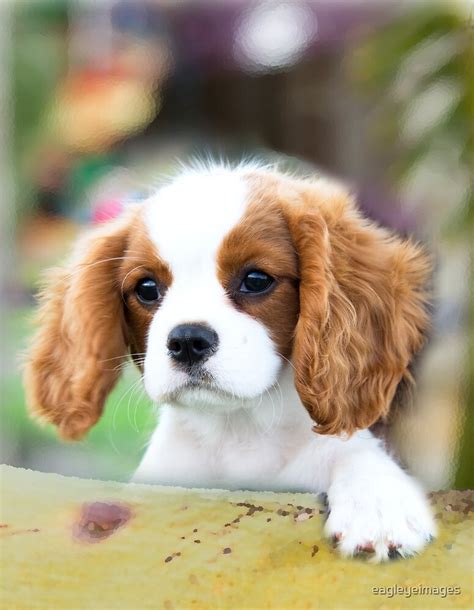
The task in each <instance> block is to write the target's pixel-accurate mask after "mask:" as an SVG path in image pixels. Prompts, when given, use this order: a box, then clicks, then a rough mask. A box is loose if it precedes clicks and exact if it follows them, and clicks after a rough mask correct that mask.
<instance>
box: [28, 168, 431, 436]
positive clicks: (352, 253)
mask: <svg viewBox="0 0 474 610" xmlns="http://www.w3.org/2000/svg"><path fill="white" fill-rule="evenodd" d="M427 273H428V265H427V261H426V258H425V256H424V255H423V254H422V252H421V251H420V250H419V249H418V248H417V247H415V246H414V245H413V244H411V243H410V242H406V241H405V242H404V241H401V240H399V239H396V238H395V237H393V236H391V235H389V234H388V233H386V232H384V231H383V230H381V229H379V228H377V227H376V226H374V225H373V224H370V223H368V222H367V221H366V220H364V219H362V218H361V217H360V216H359V214H358V213H357V211H356V209H355V207H354V204H353V202H352V200H351V198H350V196H349V195H348V194H347V193H346V192H345V191H344V190H343V189H341V188H340V187H337V186H335V185H332V184H329V183H327V182H326V181H322V180H315V181H306V180H295V179H293V178H289V177H287V176H284V175H281V174H278V173H275V172H267V171H262V170H254V169H245V168H243V169H238V170H229V169H224V168H213V169H209V170H205V171H191V172H187V173H185V174H184V175H182V176H181V177H179V178H177V179H176V180H175V181H174V182H173V183H171V184H170V185H168V186H166V187H164V188H162V189H161V190H160V191H159V192H158V193H157V194H156V195H155V196H154V197H152V198H151V199H150V200H149V201H147V202H145V203H144V204H142V205H140V206H137V207H135V208H133V209H130V210H129V211H128V212H126V213H125V214H123V215H122V217H120V218H119V219H117V220H115V221H113V222H111V223H109V224H107V225H106V226H105V227H104V228H100V229H99V230H98V231H95V232H92V233H91V234H90V235H89V236H87V237H86V238H85V239H84V240H83V241H82V242H81V243H80V244H79V245H78V247H77V249H76V253H75V256H74V257H73V259H72V261H71V262H70V264H69V265H68V266H66V267H65V268H64V269H62V270H60V271H54V272H53V273H52V275H51V279H50V281H49V283H48V284H47V285H46V287H45V288H44V290H43V293H42V306H41V308H40V313H39V323H40V328H39V332H38V334H37V336H36V338H35V340H34V342H33V345H32V348H31V350H30V352H29V358H28V362H27V366H26V388H27V392H28V396H29V401H30V404H31V405H32V407H33V410H34V411H35V412H36V413H37V414H39V415H40V416H43V417H46V418H47V419H49V420H50V421H53V422H54V423H56V424H57V425H58V426H59V428H60V432H61V434H62V435H63V436H64V437H66V438H79V437H81V436H82V435H83V434H84V433H85V432H86V431H87V429H88V428H89V427H90V426H91V425H93V424H94V423H95V422H96V421H97V419H98V418H99V416H100V413H101V411H102V408H103V404H104V402H105V399H106V396H107V394H108V392H109V391H110V389H111V387H112V386H113V384H114V383H115V381H116V379H117V376H118V372H117V371H118V366H117V365H118V364H120V361H121V359H122V358H125V357H126V355H127V353H131V355H132V358H134V360H135V362H136V363H137V365H138V366H139V367H140V368H141V369H142V371H143V376H144V383H145V388H146V390H147V392H148V394H149V395H150V397H151V398H152V399H153V400H155V401H157V402H164V401H166V402H171V403H172V404H175V405H176V406H177V407H179V406H181V407H185V408H193V407H199V408H201V409H202V408H208V409H212V410H221V411H226V410H233V409H238V408H242V407H247V408H251V407H253V408H258V404H259V398H260V397H261V395H262V394H264V393H265V392H266V391H267V390H268V389H269V388H271V387H272V386H273V385H274V384H275V383H276V382H277V381H278V376H279V373H280V370H281V368H282V367H283V366H284V364H285V363H286V362H288V361H290V363H291V365H292V367H293V368H294V371H295V385H296V389H297V390H298V393H299V396H300V398H301V401H302V403H303V405H304V406H305V407H306V408H307V410H308V411H309V413H310V415H311V416H312V418H313V420H314V421H315V424H316V427H317V430H318V432H321V433H331V434H334V433H339V432H349V433H351V432H353V431H354V430H355V429H358V428H365V427H367V426H368V425H370V424H371V423H373V422H374V421H376V420H377V419H378V418H379V417H380V416H382V415H384V414H386V413H387V411H388V409H389V405H390V402H391V400H392V397H393V394H394V392H395V390H396V387H397V385H398V383H399V382H400V380H401V379H402V377H404V376H405V375H407V367H408V364H409V361H410V359H411V356H412V354H413V353H414V352H415V351H416V350H417V349H419V347H420V346H421V343H422V333H423V330H424V328H425V326H426V322H427V321H426V315H425V312H424V299H425V295H424V293H423V286H424V283H425V281H426V276H427Z"/></svg>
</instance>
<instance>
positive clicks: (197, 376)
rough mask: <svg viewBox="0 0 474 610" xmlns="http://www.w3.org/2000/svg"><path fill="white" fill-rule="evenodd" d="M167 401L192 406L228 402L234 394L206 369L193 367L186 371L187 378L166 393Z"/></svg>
mask: <svg viewBox="0 0 474 610" xmlns="http://www.w3.org/2000/svg"><path fill="white" fill-rule="evenodd" d="M164 398H165V399H166V400H167V401H171V402H173V403H177V404H183V405H187V406H192V405H193V404H202V403H210V404H214V403H217V402H223V403H224V402H228V401H230V400H232V399H235V398H236V397H235V394H234V393H232V392H229V391H228V390H226V389H224V388H222V387H221V386H220V384H219V383H218V382H217V380H216V379H215V378H214V376H213V375H212V374H211V373H209V372H208V371H206V370H203V369H200V368H199V369H198V368H196V369H194V370H191V371H189V372H188V375H187V379H186V380H185V381H183V382H182V383H181V384H180V385H179V386H178V387H176V388H174V389H173V390H171V391H170V392H168V393H167V395H166V397H164Z"/></svg>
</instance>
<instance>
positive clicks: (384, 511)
mask: <svg viewBox="0 0 474 610" xmlns="http://www.w3.org/2000/svg"><path fill="white" fill-rule="evenodd" d="M328 501H329V509H330V512H329V516H328V519H327V522H326V525H325V533H326V535H327V536H328V537H330V538H332V539H333V541H334V542H335V544H336V546H337V548H338V550H339V551H340V553H341V554H342V555H343V556H346V557H351V556H353V555H358V554H362V553H369V554H370V555H371V556H372V559H371V560H372V561H374V562H380V561H386V560H388V559H391V558H394V557H397V556H398V557H409V556H411V555H415V554H416V553H418V552H420V551H421V549H422V548H423V547H424V546H425V545H426V544H427V543H428V542H430V540H432V539H433V538H434V536H435V535H436V526H435V522H434V520H433V517H432V514H431V510H430V507H429V505H428V501H427V500H426V498H425V496H424V494H423V492H422V491H421V489H420V488H419V487H418V486H417V484H416V483H415V482H414V481H413V480H412V479H410V478H409V477H408V476H406V475H404V474H401V475H399V476H396V477H393V476H387V477H384V478H380V479H378V478H376V479H374V480H352V481H347V480H346V481H345V482H343V481H339V482H338V483H337V484H335V485H333V486H332V487H331V488H330V489H329V492H328Z"/></svg>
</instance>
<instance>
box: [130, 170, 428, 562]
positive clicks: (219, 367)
mask: <svg viewBox="0 0 474 610" xmlns="http://www.w3.org/2000/svg"><path fill="white" fill-rule="evenodd" d="M245 206H246V187H245V182H244V181H243V180H242V178H241V175H240V174H239V172H231V171H230V170H225V169H222V168H219V169H216V170H213V171H212V170H211V171H207V172H203V173H199V172H197V173H192V174H190V175H185V176H183V177H181V178H179V179H178V180H177V181H176V182H175V183H173V184H171V185H170V186H168V187H166V188H165V189H163V190H162V191H160V192H159V193H158V194H157V195H156V196H155V197H154V198H153V199H152V200H151V201H150V202H149V203H148V204H147V207H146V212H145V218H146V223H147V226H148V229H149V233H150V236H151V238H152V239H153V241H154V243H155V245H156V247H157V249H158V251H159V254H160V256H161V257H162V258H163V259H164V260H165V261H166V262H167V263H168V264H169V266H170V268H171V271H172V274H173V283H172V286H171V287H170V289H169V290H168V292H167V294H166V295H165V297H164V300H163V303H162V304H161V306H160V308H159V310H158V312H157V313H156V314H155V317H154V319H153V321H152V323H151V326H150V330H149V336H148V349H147V354H146V360H145V373H144V379H145V387H146V390H147V392H148V393H149V395H150V396H151V398H152V399H154V400H155V401H157V402H159V403H160V404H161V411H160V422H159V425H158V427H157V429H156V430H155V432H154V434H153V436H152V439H151V441H150V444H149V447H148V450H147V452H146V454H145V456H144V458H143V460H142V462H141V464H140V466H139V468H138V470H137V472H136V473H135V476H134V479H133V480H134V481H141V482H153V483H161V484H169V485H182V486H188V487H223V488H234V489H236V488H239V489H257V490H258V489H262V490H275V491H279V490H293V491H302V492H312V493H319V492H326V493H327V495H328V501H329V506H330V515H329V518H328V520H327V523H326V533H327V535H328V536H336V535H337V537H338V538H339V539H340V543H339V548H340V550H341V552H342V553H343V554H345V555H352V554H354V553H356V552H357V551H358V549H359V547H362V546H365V545H367V544H371V545H372V546H373V547H374V549H375V553H374V558H375V559H376V560H384V559H386V558H387V557H388V553H389V549H390V547H391V546H392V545H394V546H396V547H397V548H398V550H399V552H400V554H402V555H410V554H413V553H416V552H418V551H419V550H420V549H421V548H422V547H423V546H424V545H425V544H426V543H427V541H428V540H429V539H430V537H431V536H433V535H434V534H435V525H434V522H433V519H432V517H431V514H430V511H429V509H428V506H427V502H426V500H425V498H424V495H423V493H422V491H421V490H420V488H419V487H418V485H417V484H416V483H415V482H414V481H413V480H412V479H411V478H410V477H409V476H408V475H407V474H405V473H404V472H403V471H402V470H401V468H400V467H399V466H398V465H397V464H396V463H395V462H394V461H393V460H392V459H391V458H390V457H389V456H388V455H387V453H386V452H385V451H384V450H383V449H382V447H381V446H380V444H379V442H378V441H377V440H376V439H375V438H374V437H373V436H372V434H371V433H370V432H369V431H368V430H365V431H361V432H358V433H356V434H354V435H353V436H352V437H351V438H349V439H343V438H339V437H328V436H320V435H317V434H315V433H314V432H313V431H312V426H313V422H312V421H311V419H310V417H309V415H308V414H307V412H306V410H305V409H304V407H303V405H302V404H301V402H300V399H299V397H298V394H297V392H296V390H295V386H294V381H293V370H292V368H291V365H289V364H287V363H283V362H282V360H281V359H280V357H279V356H278V355H277V354H276V351H275V348H274V345H273V343H272V341H271V339H270V337H269V334H268V332H267V330H266V329H265V328H264V326H263V325H262V324H261V323H259V322H258V321H256V320H254V319H252V318H251V317H249V316H248V315H246V314H245V313H242V312H239V311H237V310H236V309H235V308H234V306H233V305H232V303H231V302H230V301H229V299H228V298H227V297H226V295H225V292H224V290H223V288H222V286H221V285H220V284H219V281H218V279H217V274H216V265H215V257H216V252H217V250H218V247H219V244H220V243H221V242H222V239H223V238H224V236H225V235H226V233H228V232H229V231H230V229H231V228H232V227H233V226H234V225H235V224H236V223H238V221H239V219H240V218H241V216H242V214H243V212H244V211H245ZM183 322H206V323H207V324H209V325H210V326H211V327H212V328H214V330H215V331H216V332H217V333H218V335H219V339H220V343H219V349H218V350H217V352H216V353H215V354H214V355H212V356H211V358H210V359H209V360H208V362H207V363H206V367H207V370H208V371H209V373H211V374H212V375H213V377H214V379H215V383H216V388H215V390H199V389H186V390H183V389H182V388H181V386H182V384H184V383H185V382H186V380H187V374H186V373H184V372H180V371H178V370H175V368H173V366H172V364H171V362H170V358H169V356H168V353H167V349H166V338H167V336H168V333H169V331H170V330H171V329H172V328H173V327H174V326H176V325H178V324H181V323H183Z"/></svg>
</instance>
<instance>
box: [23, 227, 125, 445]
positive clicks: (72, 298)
mask: <svg viewBox="0 0 474 610" xmlns="http://www.w3.org/2000/svg"><path fill="white" fill-rule="evenodd" d="M129 226H130V219H129V218H127V217H125V218H120V219H117V220H115V221H112V222H110V223H107V225H105V226H104V227H100V228H98V229H95V230H93V231H91V232H90V233H89V234H88V235H86V236H85V237H83V238H82V239H81V240H80V241H79V242H78V244H77V247H76V249H75V251H74V255H73V257H72V259H71V260H70V261H69V263H68V264H67V265H65V266H64V267H63V268H61V269H53V270H51V271H50V272H49V274H48V279H47V282H46V283H45V285H44V287H43V289H42V291H41V293H40V307H39V311H38V315H37V320H36V321H37V324H38V326H39V328H38V331H37V333H36V335H35V336H34V338H33V341H32V344H31V347H30V348H29V350H28V352H27V354H26V363H25V371H24V383H25V390H26V397H27V402H28V404H29V407H30V409H31V411H32V413H33V414H34V415H36V416H38V417H39V418H40V419H43V420H46V421H49V422H52V423H54V424H56V425H57V426H58V428H59V433H60V435H61V436H62V437H63V438H65V439H74V440H76V439H80V438H81V437H82V436H83V435H84V434H85V433H86V432H87V431H88V430H89V428H90V427H91V426H93V425H94V424H95V423H96V422H97V420H98V419H99V417H100V415H101V413H102V409H103V406H104V402H105V399H106V397H107V395H108V393H109V392H110V390H111V389H112V387H113V386H114V384H115V382H116V381H117V379H118V376H119V370H120V366H119V365H120V363H121V357H122V356H123V357H124V358H125V357H126V354H127V343H126V335H125V324H124V320H123V309H122V298H121V292H120V284H119V283H118V268H119V266H120V263H121V261H122V257H123V254H124V251H125V249H126V243H127V236H128V233H129Z"/></svg>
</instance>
